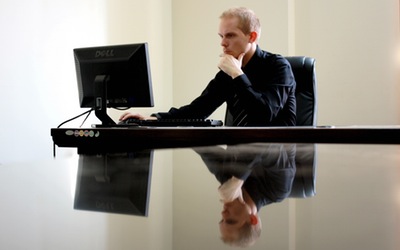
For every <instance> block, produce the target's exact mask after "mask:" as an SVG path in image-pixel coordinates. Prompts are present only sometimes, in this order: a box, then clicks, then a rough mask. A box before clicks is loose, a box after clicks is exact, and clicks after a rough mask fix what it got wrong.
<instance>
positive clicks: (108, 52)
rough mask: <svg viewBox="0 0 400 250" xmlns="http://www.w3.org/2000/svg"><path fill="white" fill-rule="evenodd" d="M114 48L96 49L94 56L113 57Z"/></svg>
mask: <svg viewBox="0 0 400 250" xmlns="http://www.w3.org/2000/svg"><path fill="white" fill-rule="evenodd" d="M113 56H114V50H113V49H105V50H96V54H95V57H96V58H98V57H113Z"/></svg>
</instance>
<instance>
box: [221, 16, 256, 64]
mask: <svg viewBox="0 0 400 250" xmlns="http://www.w3.org/2000/svg"><path fill="white" fill-rule="evenodd" d="M238 22H239V20H238V18H236V17H233V18H222V19H221V23H220V26H219V32H218V35H219V36H220V37H221V46H222V48H223V52H224V53H225V54H229V55H232V56H234V57H235V58H238V57H239V55H240V54H241V53H247V52H248V51H249V49H250V47H251V44H250V34H248V35H246V34H244V33H243V31H241V30H240V29H239V28H238Z"/></svg>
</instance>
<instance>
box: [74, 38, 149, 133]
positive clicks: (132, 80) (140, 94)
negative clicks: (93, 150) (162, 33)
mask: <svg viewBox="0 0 400 250" xmlns="http://www.w3.org/2000/svg"><path fill="white" fill-rule="evenodd" d="M74 57H75V66H76V74H77V80H78V91H79V103H80V106H81V107H82V108H93V109H94V110H95V114H96V116H97V118H99V120H100V121H101V122H102V126H112V125H114V124H115V122H114V121H113V120H112V119H111V118H110V117H109V116H108V114H107V107H108V108H116V109H127V108H131V107H153V106H154V102H153V92H152V82H151V74H150V63H149V56H148V45H147V43H137V44H126V45H112V46H102V47H89V48H77V49H74Z"/></svg>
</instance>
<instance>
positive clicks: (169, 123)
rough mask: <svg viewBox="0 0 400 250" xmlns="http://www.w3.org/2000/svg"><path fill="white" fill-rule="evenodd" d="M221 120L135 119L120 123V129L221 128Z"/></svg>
mask: <svg viewBox="0 0 400 250" xmlns="http://www.w3.org/2000/svg"><path fill="white" fill-rule="evenodd" d="M222 125H223V122H222V121H221V120H213V119H197V118H182V119H181V118H178V119H157V120H139V119H134V118H129V119H126V120H124V121H122V122H119V123H118V125H117V126H118V127H129V126H145V127H219V126H222Z"/></svg>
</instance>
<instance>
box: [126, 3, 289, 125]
mask: <svg viewBox="0 0 400 250" xmlns="http://www.w3.org/2000/svg"><path fill="white" fill-rule="evenodd" d="M220 20H221V21H220V26H219V32H218V34H219V36H220V37H221V46H222V48H223V54H221V59H220V62H219V64H218V68H219V69H220V71H219V72H218V73H217V75H216V76H215V78H214V79H212V80H211V81H210V83H209V84H208V85H207V87H206V88H205V90H204V91H203V92H202V93H201V95H200V96H199V97H197V98H196V99H195V100H194V101H192V102H191V103H190V104H189V105H186V106H182V107H180V108H171V109H170V110H169V111H168V112H160V113H156V114H153V115H152V117H153V119H155V118H203V119H205V118H207V117H208V116H210V115H211V114H212V113H213V112H214V111H215V110H216V109H217V108H218V107H219V106H220V105H222V104H223V103H224V102H226V103H227V111H226V117H225V125H226V126H294V125H295V124H296V99H295V88H296V83H295V80H294V76H293V73H292V70H291V67H290V64H289V63H288V62H287V61H286V60H285V59H284V58H283V57H282V56H280V55H275V54H272V53H269V52H266V51H262V50H261V49H260V48H259V46H258V40H259V37H260V34H261V27H260V22H259V20H258V18H257V17H256V15H255V14H254V12H253V11H251V10H249V9H246V8H232V9H229V10H227V11H225V12H224V13H222V15H221V17H220ZM154 117H155V118H154ZM127 118H138V119H152V118H150V117H144V116H142V115H140V114H131V113H125V114H123V115H122V116H121V117H120V120H125V119H127Z"/></svg>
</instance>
